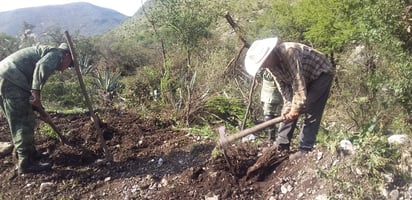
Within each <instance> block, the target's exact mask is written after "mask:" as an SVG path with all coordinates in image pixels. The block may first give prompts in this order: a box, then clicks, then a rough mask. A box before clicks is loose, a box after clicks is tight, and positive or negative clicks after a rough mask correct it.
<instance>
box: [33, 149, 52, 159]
mask: <svg viewBox="0 0 412 200" xmlns="http://www.w3.org/2000/svg"><path fill="white" fill-rule="evenodd" d="M32 157H33V160H34V161H40V160H42V159H47V158H49V153H48V152H47V151H44V152H39V151H37V150H35V151H34V152H33V155H32Z"/></svg>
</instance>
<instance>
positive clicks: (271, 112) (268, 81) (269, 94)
mask: <svg viewBox="0 0 412 200" xmlns="http://www.w3.org/2000/svg"><path fill="white" fill-rule="evenodd" d="M262 79H263V80H262V90H261V92H260V101H261V102H262V110H263V116H264V121H269V120H271V119H273V118H275V117H277V116H280V108H281V104H282V96H281V95H280V93H279V90H278V89H277V87H276V83H275V80H274V79H273V77H272V75H271V74H270V72H269V71H267V70H264V71H263V74H262ZM266 131H267V134H268V139H269V140H274V139H275V135H276V125H273V126H270V127H268V128H267V129H266Z"/></svg>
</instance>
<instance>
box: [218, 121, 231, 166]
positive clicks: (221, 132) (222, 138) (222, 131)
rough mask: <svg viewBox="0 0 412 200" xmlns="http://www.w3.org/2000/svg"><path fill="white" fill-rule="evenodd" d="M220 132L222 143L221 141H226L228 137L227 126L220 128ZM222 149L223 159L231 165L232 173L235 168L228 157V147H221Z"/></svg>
mask: <svg viewBox="0 0 412 200" xmlns="http://www.w3.org/2000/svg"><path fill="white" fill-rule="evenodd" d="M218 131H219V138H220V141H221V140H224V139H225V135H226V127H225V126H221V127H219V128H218ZM220 149H221V150H222V152H223V157H224V158H225V160H226V163H227V164H228V165H229V168H230V170H231V171H232V170H233V166H232V163H231V162H230V160H229V157H228V156H227V153H226V146H220Z"/></svg>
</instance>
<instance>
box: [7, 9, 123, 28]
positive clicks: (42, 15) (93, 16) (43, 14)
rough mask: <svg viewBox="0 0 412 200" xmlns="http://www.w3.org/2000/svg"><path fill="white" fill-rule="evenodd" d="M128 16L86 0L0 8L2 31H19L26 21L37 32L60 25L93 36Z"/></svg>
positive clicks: (119, 22)
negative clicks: (29, 6)
mask: <svg viewBox="0 0 412 200" xmlns="http://www.w3.org/2000/svg"><path fill="white" fill-rule="evenodd" d="M127 18H128V17H127V16H126V15H123V14H121V13H119V12H117V11H114V10H111V9H108V8H102V7H99V6H95V5H93V4H90V3H84V2H79V3H70V4H64V5H51V6H40V7H32V8H22V9H17V10H13V11H6V12H0V32H4V33H6V34H9V35H16V34H18V33H19V32H21V31H22V30H23V27H24V26H23V24H24V23H27V24H29V25H34V28H33V29H32V31H33V32H34V33H41V32H43V31H44V30H45V29H47V28H49V27H52V26H60V27H61V28H62V29H63V30H68V31H70V32H75V31H80V34H81V35H85V36H92V35H99V34H103V33H104V32H106V31H108V30H110V29H112V28H113V27H115V26H117V25H119V24H121V23H122V22H123V21H124V20H126V19H127Z"/></svg>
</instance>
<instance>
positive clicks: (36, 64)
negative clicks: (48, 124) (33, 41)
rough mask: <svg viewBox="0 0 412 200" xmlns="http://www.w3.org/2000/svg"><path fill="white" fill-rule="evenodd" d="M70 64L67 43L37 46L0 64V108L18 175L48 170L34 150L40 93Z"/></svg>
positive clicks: (11, 56) (40, 106)
mask: <svg viewBox="0 0 412 200" xmlns="http://www.w3.org/2000/svg"><path fill="white" fill-rule="evenodd" d="M72 63H73V61H72V57H71V54H70V50H69V48H68V46H67V44H66V43H62V44H61V45H60V46H59V47H58V48H54V47H51V46H46V45H37V46H33V47H27V48H24V49H21V50H19V51H17V52H15V53H13V54H11V55H10V56H8V57H6V58H5V59H3V60H2V61H1V62H0V105H1V107H2V110H3V112H4V114H5V117H6V118H7V122H8V124H9V128H10V132H11V135H12V139H13V143H14V147H15V149H16V153H17V156H18V173H19V174H24V173H35V172H41V171H45V170H49V169H50V168H51V165H50V164H49V163H42V162H40V161H39V159H38V156H37V155H38V152H37V151H36V149H35V147H34V129H35V120H36V116H35V114H34V112H33V109H42V103H41V99H40V91H41V89H42V87H43V85H44V84H45V82H46V80H47V79H48V77H49V76H50V75H51V74H52V73H53V72H54V71H57V70H59V71H64V70H65V69H67V68H68V67H69V66H71V65H72Z"/></svg>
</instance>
